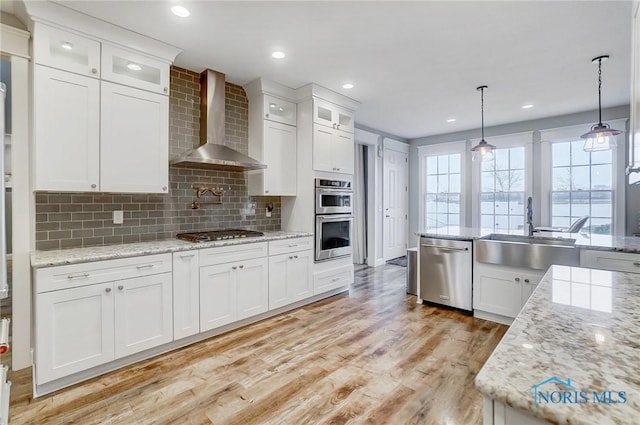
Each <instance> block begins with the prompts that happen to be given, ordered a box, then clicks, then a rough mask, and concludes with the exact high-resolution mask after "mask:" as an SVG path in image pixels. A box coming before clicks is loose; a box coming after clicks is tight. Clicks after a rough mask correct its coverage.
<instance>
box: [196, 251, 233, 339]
mask: <svg viewBox="0 0 640 425" xmlns="http://www.w3.org/2000/svg"><path fill="white" fill-rule="evenodd" d="M236 267H237V266H236ZM235 270H236V269H232V266H231V264H220V265H216V266H208V267H201V268H200V332H205V331H208V330H210V329H214V328H217V327H219V326H223V325H226V324H228V323H231V322H233V321H235V320H236V316H237V314H236V290H235V289H236V288H235V279H236V273H235Z"/></svg>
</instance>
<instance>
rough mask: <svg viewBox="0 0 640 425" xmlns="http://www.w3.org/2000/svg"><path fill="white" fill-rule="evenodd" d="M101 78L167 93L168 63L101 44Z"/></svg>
mask: <svg viewBox="0 0 640 425" xmlns="http://www.w3.org/2000/svg"><path fill="white" fill-rule="evenodd" d="M102 79H103V80H107V81H112V82H114V83H120V84H124V85H127V86H131V87H136V88H140V89H144V90H149V91H153V92H156V93H161V94H164V95H169V64H168V63H164V62H162V61H159V60H156V59H152V58H150V57H148V56H146V55H143V54H140V53H137V52H133V51H130V50H125V49H120V48H118V47H115V46H112V45H110V44H107V43H103V44H102Z"/></svg>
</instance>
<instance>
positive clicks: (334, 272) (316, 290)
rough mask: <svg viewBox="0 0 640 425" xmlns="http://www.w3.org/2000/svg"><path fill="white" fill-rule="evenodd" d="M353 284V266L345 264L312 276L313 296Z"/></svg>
mask: <svg viewBox="0 0 640 425" xmlns="http://www.w3.org/2000/svg"><path fill="white" fill-rule="evenodd" d="M352 283H353V264H347V265H344V266H341V267H337V268H335V269H331V270H327V271H324V272H320V273H314V275H313V294H314V295H317V294H321V293H323V292H327V291H330V290H331V289H336V288H340V287H341V286H347V285H351V284H352Z"/></svg>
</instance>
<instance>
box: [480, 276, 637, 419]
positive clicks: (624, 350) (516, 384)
mask: <svg viewBox="0 0 640 425" xmlns="http://www.w3.org/2000/svg"><path fill="white" fill-rule="evenodd" d="M550 378H551V382H547V383H545V384H542V385H540V386H539V387H537V388H534V386H537V385H538V384H541V383H544V382H545V381H546V380H549V379H550ZM554 378H555V379H554ZM569 379H570V382H569V384H570V385H571V387H572V388H569V387H567V386H565V385H563V384H560V383H559V381H563V382H565V383H566V382H567V380H569ZM476 386H477V387H478V389H479V390H480V392H482V393H483V394H485V395H487V396H488V397H490V398H492V399H493V400H496V401H499V402H501V403H503V404H505V405H507V406H511V407H513V408H515V409H518V410H521V411H525V412H529V413H531V414H533V415H534V416H536V417H539V418H541V419H544V420H547V421H550V422H553V423H561V424H600V425H604V424H614V423H615V424H639V423H640V275H637V274H632V273H620V272H610V271H604V270H595V269H586V268H580V267H566V266H552V267H551V268H550V269H549V270H548V271H547V273H546V274H545V275H544V277H543V278H542V281H541V282H540V283H539V284H538V287H537V289H536V290H535V291H534V293H533V295H532V296H531V298H530V299H529V301H528V302H527V303H526V304H525V306H524V307H523V309H522V311H521V312H520V314H519V315H518V317H516V319H515V321H514V322H513V325H512V326H511V327H510V328H509V330H508V331H507V333H506V334H505V336H504V337H503V339H502V341H501V342H500V344H498V346H497V347H496V349H495V351H494V352H493V354H492V355H491V357H490V358H489V360H487V362H486V363H485V365H484V366H483V367H482V370H480V373H479V374H478V376H477V377H476ZM536 390H538V391H539V392H538V393H536ZM554 391H560V393H556V397H557V396H558V394H562V392H563V391H569V393H568V396H569V399H568V400H580V401H581V402H580V403H564V404H563V403H553V402H548V401H545V399H544V396H547V397H549V395H550V393H551V400H554V398H553V395H552V394H553V392H554ZM594 391H595V392H597V393H598V394H599V396H600V397H601V399H602V394H603V392H605V391H612V393H611V400H615V401H618V402H619V403H617V404H614V403H610V404H607V403H599V402H594V401H597V400H595V396H594ZM621 391H624V392H625V393H624V394H620V393H619V392H621ZM534 394H538V396H537V403H535V402H534ZM623 398H626V402H624V403H620V402H621V401H622V400H623ZM585 399H586V401H585ZM556 400H557V398H556Z"/></svg>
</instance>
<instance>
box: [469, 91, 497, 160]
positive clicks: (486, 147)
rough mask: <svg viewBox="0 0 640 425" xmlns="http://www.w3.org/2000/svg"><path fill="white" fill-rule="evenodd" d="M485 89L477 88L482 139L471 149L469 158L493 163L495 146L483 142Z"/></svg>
mask: <svg viewBox="0 0 640 425" xmlns="http://www.w3.org/2000/svg"><path fill="white" fill-rule="evenodd" d="M486 88H487V86H480V87H478V88H477V90H479V91H480V114H481V119H482V121H481V129H482V130H481V131H482V138H481V139H480V143H478V144H477V145H475V146H474V147H472V148H471V152H473V156H472V157H471V160H472V161H483V162H489V161H493V151H494V149H495V148H496V147H495V146H493V145H490V144H489V143H487V142H486V140H484V89H486Z"/></svg>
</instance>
